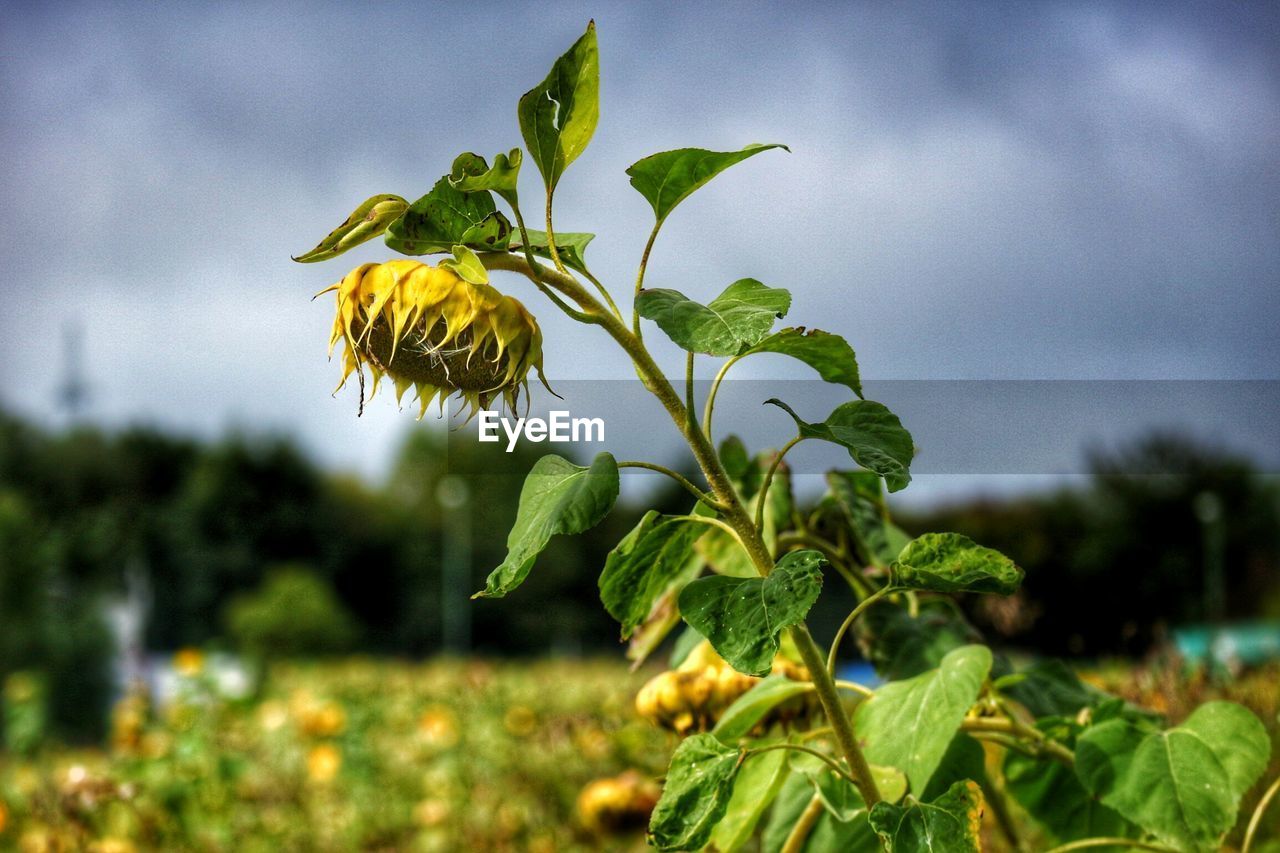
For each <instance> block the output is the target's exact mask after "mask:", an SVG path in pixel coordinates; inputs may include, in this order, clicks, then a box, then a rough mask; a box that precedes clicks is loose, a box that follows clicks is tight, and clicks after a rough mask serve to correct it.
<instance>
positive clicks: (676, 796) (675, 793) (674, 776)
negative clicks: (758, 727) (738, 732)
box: [649, 734, 741, 850]
mask: <svg viewBox="0 0 1280 853" xmlns="http://www.w3.org/2000/svg"><path fill="white" fill-rule="evenodd" d="M740 758H741V754H740V753H739V752H738V750H737V749H735V748H733V747H729V746H725V745H724V744H723V743H721V742H720V741H719V740H717V739H716V737H715V735H712V734H700V735H694V736H692V737H690V738H686V739H685V740H684V742H683V743H681V744H680V746H679V747H677V748H676V751H675V754H674V755H673V756H671V766H670V767H668V768H667V781H666V783H665V784H664V785H663V786H662V797H661V798H660V799H659V800H658V805H657V806H656V807H655V808H654V810H653V815H652V816H651V817H650V819H649V842H650V843H651V844H653V845H654V846H655V847H657V848H658V849H659V850H697V849H698V848H699V847H701V846H702V845H704V844H706V843H707V839H708V838H710V837H711V831H712V830H713V829H714V828H715V825H716V824H717V823H719V822H720V819H721V818H722V817H724V813H725V811H726V810H727V809H728V807H729V800H730V798H731V797H732V796H733V787H734V779H735V777H736V776H737V774H738V766H739V760H740Z"/></svg>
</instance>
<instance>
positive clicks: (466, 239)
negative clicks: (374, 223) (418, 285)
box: [386, 175, 511, 255]
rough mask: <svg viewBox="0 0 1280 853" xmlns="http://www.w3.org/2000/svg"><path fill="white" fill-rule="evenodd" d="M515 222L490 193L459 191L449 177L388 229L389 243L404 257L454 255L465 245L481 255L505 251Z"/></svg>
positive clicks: (387, 240)
mask: <svg viewBox="0 0 1280 853" xmlns="http://www.w3.org/2000/svg"><path fill="white" fill-rule="evenodd" d="M510 238H511V223H510V222H508V221H507V217H505V216H503V215H502V214H501V213H499V212H498V208H497V206H496V205H494V203H493V196H491V195H490V194H489V193H487V192H471V193H466V192H463V191H462V190H459V189H455V188H454V186H453V185H452V184H451V183H449V176H448V175H445V176H444V177H443V178H441V179H440V180H438V181H436V185H435V186H434V187H432V188H431V192H429V193H427V194H426V195H424V196H423V197H422V198H420V199H418V200H417V201H415V202H414V203H413V204H412V205H410V206H409V209H408V210H406V211H405V212H404V215H403V216H401V217H400V218H399V219H397V220H396V221H394V222H392V223H391V224H390V225H389V226H388V227H387V237H386V243H387V245H388V246H390V247H391V248H392V249H395V250H396V251H397V252H400V253H401V254H404V255H432V254H437V253H440V252H450V251H452V250H453V247H454V246H455V245H463V246H466V247H467V248H469V249H475V250H476V251H478V252H503V251H506V249H507V244H508V241H509V240H510Z"/></svg>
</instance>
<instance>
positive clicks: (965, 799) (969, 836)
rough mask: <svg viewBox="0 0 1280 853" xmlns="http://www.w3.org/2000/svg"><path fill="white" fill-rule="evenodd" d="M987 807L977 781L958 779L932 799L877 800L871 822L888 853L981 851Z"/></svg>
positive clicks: (978, 852) (960, 852) (974, 852)
mask: <svg viewBox="0 0 1280 853" xmlns="http://www.w3.org/2000/svg"><path fill="white" fill-rule="evenodd" d="M983 807H984V806H983V801H982V789H981V788H979V787H978V784H977V783H976V782H972V781H963V782H957V783H955V784H954V785H952V786H951V787H950V788H949V789H948V790H947V792H946V793H945V794H943V795H942V796H940V797H938V798H937V799H935V800H934V801H933V802H930V803H922V802H919V801H918V800H917V801H911V802H908V803H904V804H902V805H895V804H893V803H876V806H875V808H873V809H872V810H871V826H872V827H873V828H874V829H875V831H876V834H877V835H879V836H880V840H881V841H882V842H884V846H885V851H886V853H968V851H972V853H981V850H982V840H981V833H982V811H983Z"/></svg>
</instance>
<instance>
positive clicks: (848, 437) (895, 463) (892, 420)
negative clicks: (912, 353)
mask: <svg viewBox="0 0 1280 853" xmlns="http://www.w3.org/2000/svg"><path fill="white" fill-rule="evenodd" d="M765 402H766V403H769V404H771V405H774V406H777V407H778V408H780V409H782V410H783V411H785V412H786V413H787V414H789V415H791V417H792V418H793V419H794V420H795V422H796V426H797V427H799V428H800V434H801V435H802V436H804V437H805V438H818V439H822V440H823V441H830V442H832V443H833V444H838V445H840V446H841V447H843V448H845V449H846V450H848V451H849V456H851V457H852V458H853V461H854V462H857V463H858V464H859V465H861V466H862V467H863V468H866V469H867V470H868V471H874V472H875V473H877V474H879V475H880V476H882V477H884V481H885V485H887V486H888V487H889V491H891V492H896V491H899V490H901V489H904V488H906V486H907V483H910V482H911V473H910V468H911V459H912V457H913V456H915V445H914V444H913V443H912V441H911V433H909V432H907V431H906V430H905V429H903V427H902V422H901V421H900V420H898V416H897V415H895V414H894V413H893V412H891V411H889V410H888V409H887V408H885V407H884V406H883V405H881V404H880V403H876V402H873V401H871V400H854V401H852V402H849V403H842V404H841V405H839V406H836V408H835V411H833V412H832V413H831V414H830V415H828V416H827V419H826V420H825V421H823V422H821V423H816V424H811V423H808V422H806V421H804V420H801V418H800V416H799V415H797V414H796V413H795V411H794V410H793V409H792V408H791V407H790V406H788V405H787V404H786V403H784V402H782V401H781V400H778V399H772V400H766V401H765Z"/></svg>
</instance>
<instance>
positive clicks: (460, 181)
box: [449, 148, 521, 208]
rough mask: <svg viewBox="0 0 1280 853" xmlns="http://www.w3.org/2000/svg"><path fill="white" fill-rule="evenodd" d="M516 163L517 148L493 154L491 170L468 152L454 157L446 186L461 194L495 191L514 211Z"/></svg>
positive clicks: (516, 196) (519, 159)
mask: <svg viewBox="0 0 1280 853" xmlns="http://www.w3.org/2000/svg"><path fill="white" fill-rule="evenodd" d="M520 161H521V154H520V149H519V148H512V149H511V151H510V153H507V154H498V155H496V156H495V157H494V158H493V166H492V167H490V166H489V164H488V163H486V162H485V159H484V158H483V157H481V156H480V155H479V154H472V153H471V152H470V151H468V152H467V153H465V154H459V155H458V156H457V157H456V158H454V161H453V169H452V171H450V172H449V184H450V185H451V186H452V187H453V188H454V189H457V190H462V192H464V193H474V192H495V193H497V194H498V195H500V196H502V198H504V199H505V200H506V202H507V204H509V205H511V206H512V207H513V208H514V207H515V206H516V203H517V200H518V198H519V196H518V194H517V192H516V187H517V184H518V181H519V178H520Z"/></svg>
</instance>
